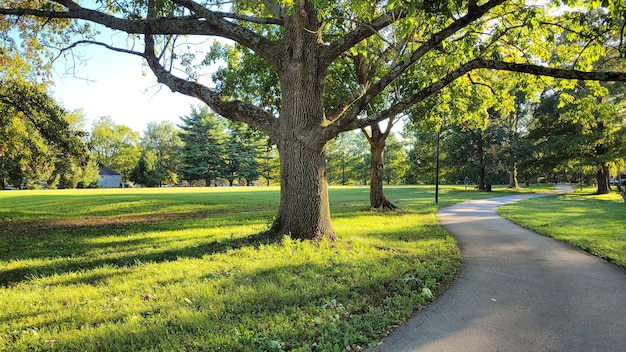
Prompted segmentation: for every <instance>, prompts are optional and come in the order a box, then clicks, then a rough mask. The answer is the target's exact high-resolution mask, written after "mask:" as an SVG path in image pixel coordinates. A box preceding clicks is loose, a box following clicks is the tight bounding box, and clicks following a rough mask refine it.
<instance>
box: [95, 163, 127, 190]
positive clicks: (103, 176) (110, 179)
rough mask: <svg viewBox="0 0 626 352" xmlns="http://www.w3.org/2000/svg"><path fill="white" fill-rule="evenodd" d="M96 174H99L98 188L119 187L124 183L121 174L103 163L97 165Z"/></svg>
mask: <svg viewBox="0 0 626 352" xmlns="http://www.w3.org/2000/svg"><path fill="white" fill-rule="evenodd" d="M98 174H99V175H100V179H99V180H98V188H121V187H122V186H123V185H124V183H123V182H122V175H120V174H118V173H117V172H115V170H113V169H111V168H108V167H106V166H104V165H99V166H98Z"/></svg>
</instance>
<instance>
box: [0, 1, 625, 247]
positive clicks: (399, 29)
mask: <svg viewBox="0 0 626 352" xmlns="http://www.w3.org/2000/svg"><path fill="white" fill-rule="evenodd" d="M551 3H553V4H560V3H561V2H560V1H556V0H553V1H551ZM563 3H567V4H568V5H571V8H577V9H579V11H571V12H567V11H559V12H555V13H557V14H559V16H561V18H560V19H559V20H558V21H557V20H555V19H554V18H553V17H550V12H549V11H547V10H545V9H544V8H542V7H540V6H537V5H534V4H535V2H532V4H530V3H529V4H526V3H525V2H524V1H521V0H511V1H506V0H483V1H478V0H470V1H459V0H449V1H419V0H391V1H370V0H354V1H342V0H339V1H327V0H315V1H314V0H256V1H255V0H249V1H243V0H242V1H235V2H223V1H222V0H118V1H110V0H100V1H96V5H95V6H93V5H91V2H87V1H84V2H83V1H72V0H37V1H35V0H26V1H24V0H0V16H3V17H2V24H3V25H4V26H7V25H13V26H16V27H19V28H20V29H22V30H23V32H24V33H26V36H35V35H45V37H42V38H41V40H45V39H50V36H49V34H50V32H52V33H55V31H56V30H57V29H58V28H57V27H46V26H54V23H55V22H54V21H48V19H53V20H54V19H57V20H67V19H74V20H75V22H73V26H72V27H68V28H71V29H73V30H74V32H75V33H76V34H77V35H83V36H85V38H84V39H80V40H75V42H74V43H73V44H72V45H69V46H68V47H66V49H69V48H74V47H76V46H77V45H78V44H99V45H106V44H104V43H102V42H95V41H94V39H92V37H91V35H90V32H89V31H88V29H89V28H86V27H85V26H82V25H81V24H82V23H84V22H89V23H96V24H100V25H103V26H106V27H108V28H111V29H113V30H118V31H122V32H126V33H129V34H132V36H131V39H132V38H137V40H140V41H141V44H142V45H141V46H135V48H137V47H140V48H141V49H132V48H114V47H111V46H110V45H108V46H109V47H110V48H111V49H113V50H118V51H123V52H127V53H129V54H134V55H139V56H141V57H143V58H144V59H145V61H146V63H147V65H148V67H149V68H150V70H151V71H152V72H153V73H154V74H155V75H156V77H157V78H158V81H159V82H160V83H162V84H164V85H166V86H167V87H169V88H170V89H171V90H172V91H174V92H179V93H182V94H186V95H189V96H193V97H196V98H198V99H199V100H201V101H203V102H204V103H206V104H207V105H208V106H210V107H211V108H212V109H213V110H214V111H216V112H217V113H218V114H220V115H222V116H224V117H226V118H228V119H230V120H233V121H240V122H245V123H247V124H250V125H252V126H253V127H255V128H257V129H259V130H262V131H264V132H265V133H267V134H268V135H269V136H270V138H271V139H272V141H274V142H275V143H276V144H277V147H278V151H279V153H280V158H281V176H280V183H281V196H280V206H279V210H278V216H277V217H276V220H275V222H274V224H273V226H272V229H271V231H270V232H271V233H273V234H279V235H280V234H289V235H291V236H292V237H295V238H306V239H314V238H316V239H321V238H327V239H332V238H334V236H335V234H334V231H333V228H332V224H331V219H330V209H329V200H328V192H327V184H326V166H325V160H326V156H325V153H326V144H327V142H328V141H329V140H330V139H332V138H334V137H335V136H336V135H338V134H339V133H341V132H344V131H349V130H354V129H359V128H363V127H367V126H370V125H372V124H374V123H377V122H380V121H383V120H386V119H389V118H392V117H397V116H399V115H402V114H403V112H404V111H406V110H407V109H410V108H411V107H412V106H414V105H415V104H417V103H419V102H420V101H423V100H424V99H426V98H428V97H429V96H431V95H432V94H434V93H436V92H437V91H439V90H440V89H442V88H443V87H445V86H447V85H448V84H450V83H451V82H453V81H455V80H456V79H458V78H459V77H463V76H465V75H467V74H468V73H469V72H470V71H473V70H479V69H491V70H510V71H517V72H524V73H529V74H535V75H546V76H552V77H558V78H567V79H586V80H605V81H606V80H626V74H624V73H620V72H591V71H587V70H590V68H589V67H588V66H586V65H585V63H586V62H588V60H587V57H589V56H594V57H593V59H596V58H597V57H598V56H599V55H602V53H603V52H604V51H603V49H604V48H605V47H608V46H610V45H613V46H618V47H621V44H622V43H621V42H620V41H619V40H617V41H616V40H613V38H621V37H623V36H620V34H621V32H622V31H623V28H624V26H623V25H622V20H621V19H622V18H624V17H623V14H622V13H621V11H623V9H621V8H620V7H619V6H616V5H615V4H613V2H611V1H608V2H607V3H608V7H607V8H606V9H605V10H603V11H595V12H596V13H600V14H601V16H594V17H593V20H588V17H587V14H588V13H590V12H592V11H589V10H590V9H589V8H588V7H587V6H585V2H584V1H574V0H568V1H563ZM589 3H590V4H591V3H593V4H597V3H598V2H597V1H594V2H591V1H590V2H589ZM577 6H578V7H577ZM594 6H597V5H594ZM65 23H66V25H69V24H68V23H67V22H65ZM32 28H36V29H37V30H32ZM42 28H43V29H45V28H51V30H50V31H48V32H46V31H45V30H44V31H42V30H41V29H42ZM557 32H567V35H568V36H572V40H571V41H569V42H568V44H558V45H559V47H555V45H556V44H554V43H555V41H554V40H553V39H554V35H555V34H554V33H557ZM61 34H64V35H61V36H53V38H54V39H55V40H64V39H66V40H72V39H74V38H73V37H71V36H68V35H65V34H66V33H62V32H61ZM184 36H187V37H184ZM211 37H213V38H224V39H227V40H230V41H233V42H236V43H237V44H239V45H241V46H243V47H245V48H247V49H249V52H248V55H258V56H259V57H260V58H262V59H263V60H264V61H265V63H266V65H267V66H268V67H270V68H271V70H273V71H274V72H275V73H276V75H277V76H278V78H279V80H278V81H279V84H280V94H281V98H280V110H279V111H278V112H273V111H268V110H267V109H263V108H262V107H261V105H259V104H258V102H254V101H240V100H236V99H231V98H230V97H228V96H224V95H220V94H218V93H217V92H216V91H215V90H214V89H212V88H211V87H213V85H212V82H205V81H203V79H202V76H201V71H200V72H199V71H198V70H197V68H198V67H201V66H202V65H203V64H206V63H208V62H211V60H213V59H214V58H213V57H210V56H203V49H204V48H203V47H202V44H199V45H195V44H194V43H206V41H203V40H202V38H211ZM574 37H575V38H574ZM196 38H200V39H198V40H196ZM574 39H575V40H574ZM566 45H567V46H566ZM618 49H619V48H618ZM559 50H561V51H562V52H564V53H567V54H568V55H566V58H567V60H564V61H563V62H551V63H550V64H549V65H548V61H547V58H549V54H550V53H551V52H554V51H559ZM207 52H208V50H207ZM572 53H574V54H573V56H572ZM340 61H343V62H345V65H346V67H348V68H349V69H350V70H352V72H353V73H354V74H353V77H352V78H350V79H348V78H345V79H343V80H341V81H333V80H329V77H332V76H331V75H329V68H330V67H331V66H333V65H334V64H335V63H337V62H340ZM363 66H364V67H365V68H366V69H364V68H363ZM177 72H182V74H178V73H177ZM363 73H366V74H365V75H364V74H363ZM242 79H247V78H246V77H242ZM333 89H337V90H338V91H347V93H346V94H344V95H343V97H342V98H341V99H335V103H334V104H333V105H332V106H329V104H326V100H325V99H326V96H327V95H326V93H327V92H328V91H329V90H333Z"/></svg>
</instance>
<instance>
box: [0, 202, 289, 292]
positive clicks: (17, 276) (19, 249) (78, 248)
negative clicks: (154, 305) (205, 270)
mask: <svg viewBox="0 0 626 352" xmlns="http://www.w3.org/2000/svg"><path fill="white" fill-rule="evenodd" d="M205 215H206V214H205V213H204V212H198V213H192V214H185V215H184V216H182V217H180V216H177V217H176V218H175V220H172V219H173V217H166V218H165V219H166V220H164V218H163V217H159V218H158V220H157V219H155V218H154V217H142V219H143V220H144V221H143V222H142V221H138V220H137V218H133V219H132V220H131V221H127V222H123V221H116V219H107V220H106V221H93V222H90V221H89V220H88V219H87V220H84V221H81V222H75V223H72V224H70V225H68V224H65V223H63V224H62V225H59V224H58V223H57V224H56V225H58V226H54V225H42V226H41V227H35V230H32V229H31V231H33V232H34V233H35V235H32V236H31V235H30V232H27V231H26V232H24V233H25V234H24V235H14V234H11V235H7V233H6V231H7V229H5V230H4V231H0V245H1V246H0V253H1V254H2V256H1V257H2V259H3V260H4V261H28V260H34V261H36V262H37V264H29V265H28V266H26V267H21V268H14V269H4V270H2V269H0V285H2V286H11V285H14V284H17V283H19V282H22V281H26V280H29V279H31V278H36V277H46V276H51V275H56V274H64V273H70V272H79V271H80V272H84V271H86V270H91V269H95V268H98V267H104V266H113V267H118V268H126V267H133V266H135V265H137V264H140V263H147V262H167V261H172V260H177V259H178V258H202V257H203V256H206V255H212V254H216V253H223V252H226V251H228V250H232V249H239V248H243V247H250V246H252V247H256V246H260V245H262V244H269V243H273V242H276V241H278V240H279V238H275V237H269V236H267V234H266V233H265V232H259V233H255V234H252V235H247V236H243V237H236V236H234V235H232V234H231V236H230V237H227V236H211V235H206V236H201V237H199V238H198V236H196V237H195V238H191V239H190V238H188V237H186V236H185V234H184V233H182V234H181V235H177V236H174V235H173V236H172V237H156V238H155V237H145V236H142V235H141V234H142V233H146V232H161V231H184V230H185V229H194V228H195V225H199V226H203V227H207V228H208V226H207V224H206V223H202V224H198V223H196V222H194V221H193V220H194V219H197V220H199V221H205V220H206V219H200V218H202V217H204V216H205ZM216 221H217V222H218V223H219V222H222V224H223V221H224V219H218V220H216ZM233 221H236V220H233ZM255 224H258V225H259V226H262V225H263V224H264V219H263V218H260V217H258V216H257V217H256V221H255ZM215 226H220V225H219V224H216V225H215ZM41 230H43V231H41ZM8 231H11V229H8ZM106 236H109V237H111V236H112V237H114V239H119V241H117V240H114V241H112V242H93V241H92V240H96V239H98V238H100V237H106ZM2 242H4V243H2ZM23 242H26V243H23ZM179 242H189V243H186V244H184V245H182V246H180V245H178V246H177V245H176V244H177V243H179ZM2 247H5V248H2ZM172 247H175V248H172ZM2 252H4V253H2ZM127 252H128V253H127ZM109 253H111V255H110V256H109V255H108V254H109ZM117 253H124V254H122V255H118V254H117ZM39 263H42V264H39ZM104 279H106V277H98V276H97V275H96V276H91V275H88V276H87V277H83V278H81V279H76V280H78V281H77V282H76V283H78V282H79V281H80V282H84V283H89V284H95V283H97V282H99V281H102V280H104Z"/></svg>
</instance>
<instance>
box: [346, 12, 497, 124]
mask: <svg viewBox="0 0 626 352" xmlns="http://www.w3.org/2000/svg"><path fill="white" fill-rule="evenodd" d="M505 1H506V0H490V1H488V2H486V3H485V4H483V5H481V6H477V7H474V8H472V9H471V10H472V11H471V12H468V13H467V14H466V15H465V16H463V17H461V18H459V19H458V20H456V21H454V22H452V23H451V24H450V25H448V26H447V27H446V28H444V29H442V30H441V31H439V32H437V33H435V34H433V35H432V37H431V38H430V39H428V40H427V41H426V42H425V43H424V44H423V45H422V46H420V47H419V48H418V49H416V50H415V51H413V52H412V53H411V55H410V56H408V57H407V58H406V59H404V60H402V61H400V62H398V63H397V64H396V65H394V66H393V67H392V68H391V69H390V70H389V72H388V73H387V74H385V75H384V76H383V77H381V78H380V79H379V80H378V81H377V82H376V83H375V84H373V85H372V87H371V88H370V89H369V90H368V92H367V93H366V94H365V95H364V96H363V97H361V98H360V99H359V100H358V101H357V102H355V104H354V105H353V107H352V108H351V109H350V111H349V112H348V113H347V114H345V115H344V117H343V120H344V121H343V123H346V124H347V125H350V124H351V123H352V122H354V121H356V119H357V117H358V115H359V114H360V113H361V111H362V110H363V109H365V108H366V107H367V106H368V105H369V104H370V103H371V102H372V101H373V100H374V99H375V98H376V97H377V96H378V95H379V94H380V93H381V92H382V91H383V90H384V89H385V88H387V86H389V84H391V82H393V81H394V80H396V79H397V78H398V77H400V76H401V75H402V74H403V73H404V72H405V71H406V70H407V69H408V68H409V67H410V66H411V65H413V64H414V63H415V62H417V61H418V60H419V59H421V58H422V57H423V56H424V55H426V53H428V52H429V51H431V50H433V49H435V48H437V47H438V46H439V45H440V44H441V43H442V42H443V41H444V40H445V39H447V38H449V37H450V36H452V35H453V34H454V33H456V32H458V31H460V30H461V29H463V28H465V27H467V26H468V25H470V24H471V23H473V22H474V21H476V20H478V19H480V18H481V17H482V16H483V15H485V14H486V13H487V12H488V11H490V10H491V9H493V8H494V7H496V6H498V5H500V4H502V3H503V2H505ZM357 128H358V127H357ZM351 129H354V128H351Z"/></svg>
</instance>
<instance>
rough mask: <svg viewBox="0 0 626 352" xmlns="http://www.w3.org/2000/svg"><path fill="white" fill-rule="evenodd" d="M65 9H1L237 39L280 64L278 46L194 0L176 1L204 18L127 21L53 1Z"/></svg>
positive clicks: (1, 11)
mask: <svg viewBox="0 0 626 352" xmlns="http://www.w3.org/2000/svg"><path fill="white" fill-rule="evenodd" d="M53 1H54V2H56V3H58V4H60V5H63V6H65V7H66V8H67V9H68V10H67V11H46V10H38V9H32V8H0V15H10V16H34V17H41V18H58V19H80V20H85V21H90V22H94V23H98V24H101V25H103V26H106V27H108V28H111V29H115V30H120V31H124V32H126V33H130V34H144V35H149V34H153V35H158V34H162V35H176V34H182V35H207V36H218V37H222V38H225V39H230V40H233V41H235V42H237V43H240V44H241V45H243V46H245V47H247V48H250V49H252V50H254V51H255V52H257V53H258V54H259V55H261V56H263V58H265V59H266V60H268V61H269V62H271V63H272V64H276V63H277V55H278V54H277V53H279V52H281V51H280V50H278V44H276V43H274V42H271V41H269V40H267V39H265V38H263V37H262V36H260V35H258V34H256V33H254V32H252V31H250V30H247V29H245V28H242V27H241V26H238V25H236V24H234V23H232V22H229V21H227V20H225V19H224V18H222V17H223V16H220V15H218V14H216V13H214V12H212V11H210V10H208V9H206V8H205V7H203V6H200V5H199V4H197V3H196V2H194V1H191V0H173V1H174V2H176V3H177V4H179V5H181V6H184V7H186V8H188V9H189V10H191V11H192V12H195V13H196V14H198V15H199V16H201V17H202V18H190V17H189V16H183V17H160V18H147V19H138V20H135V19H124V18H118V17H115V16H111V15H108V14H106V13H103V12H100V11H96V10H91V9H87V8H84V7H82V6H80V5H79V4H77V3H75V2H73V1H71V0H53Z"/></svg>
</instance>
